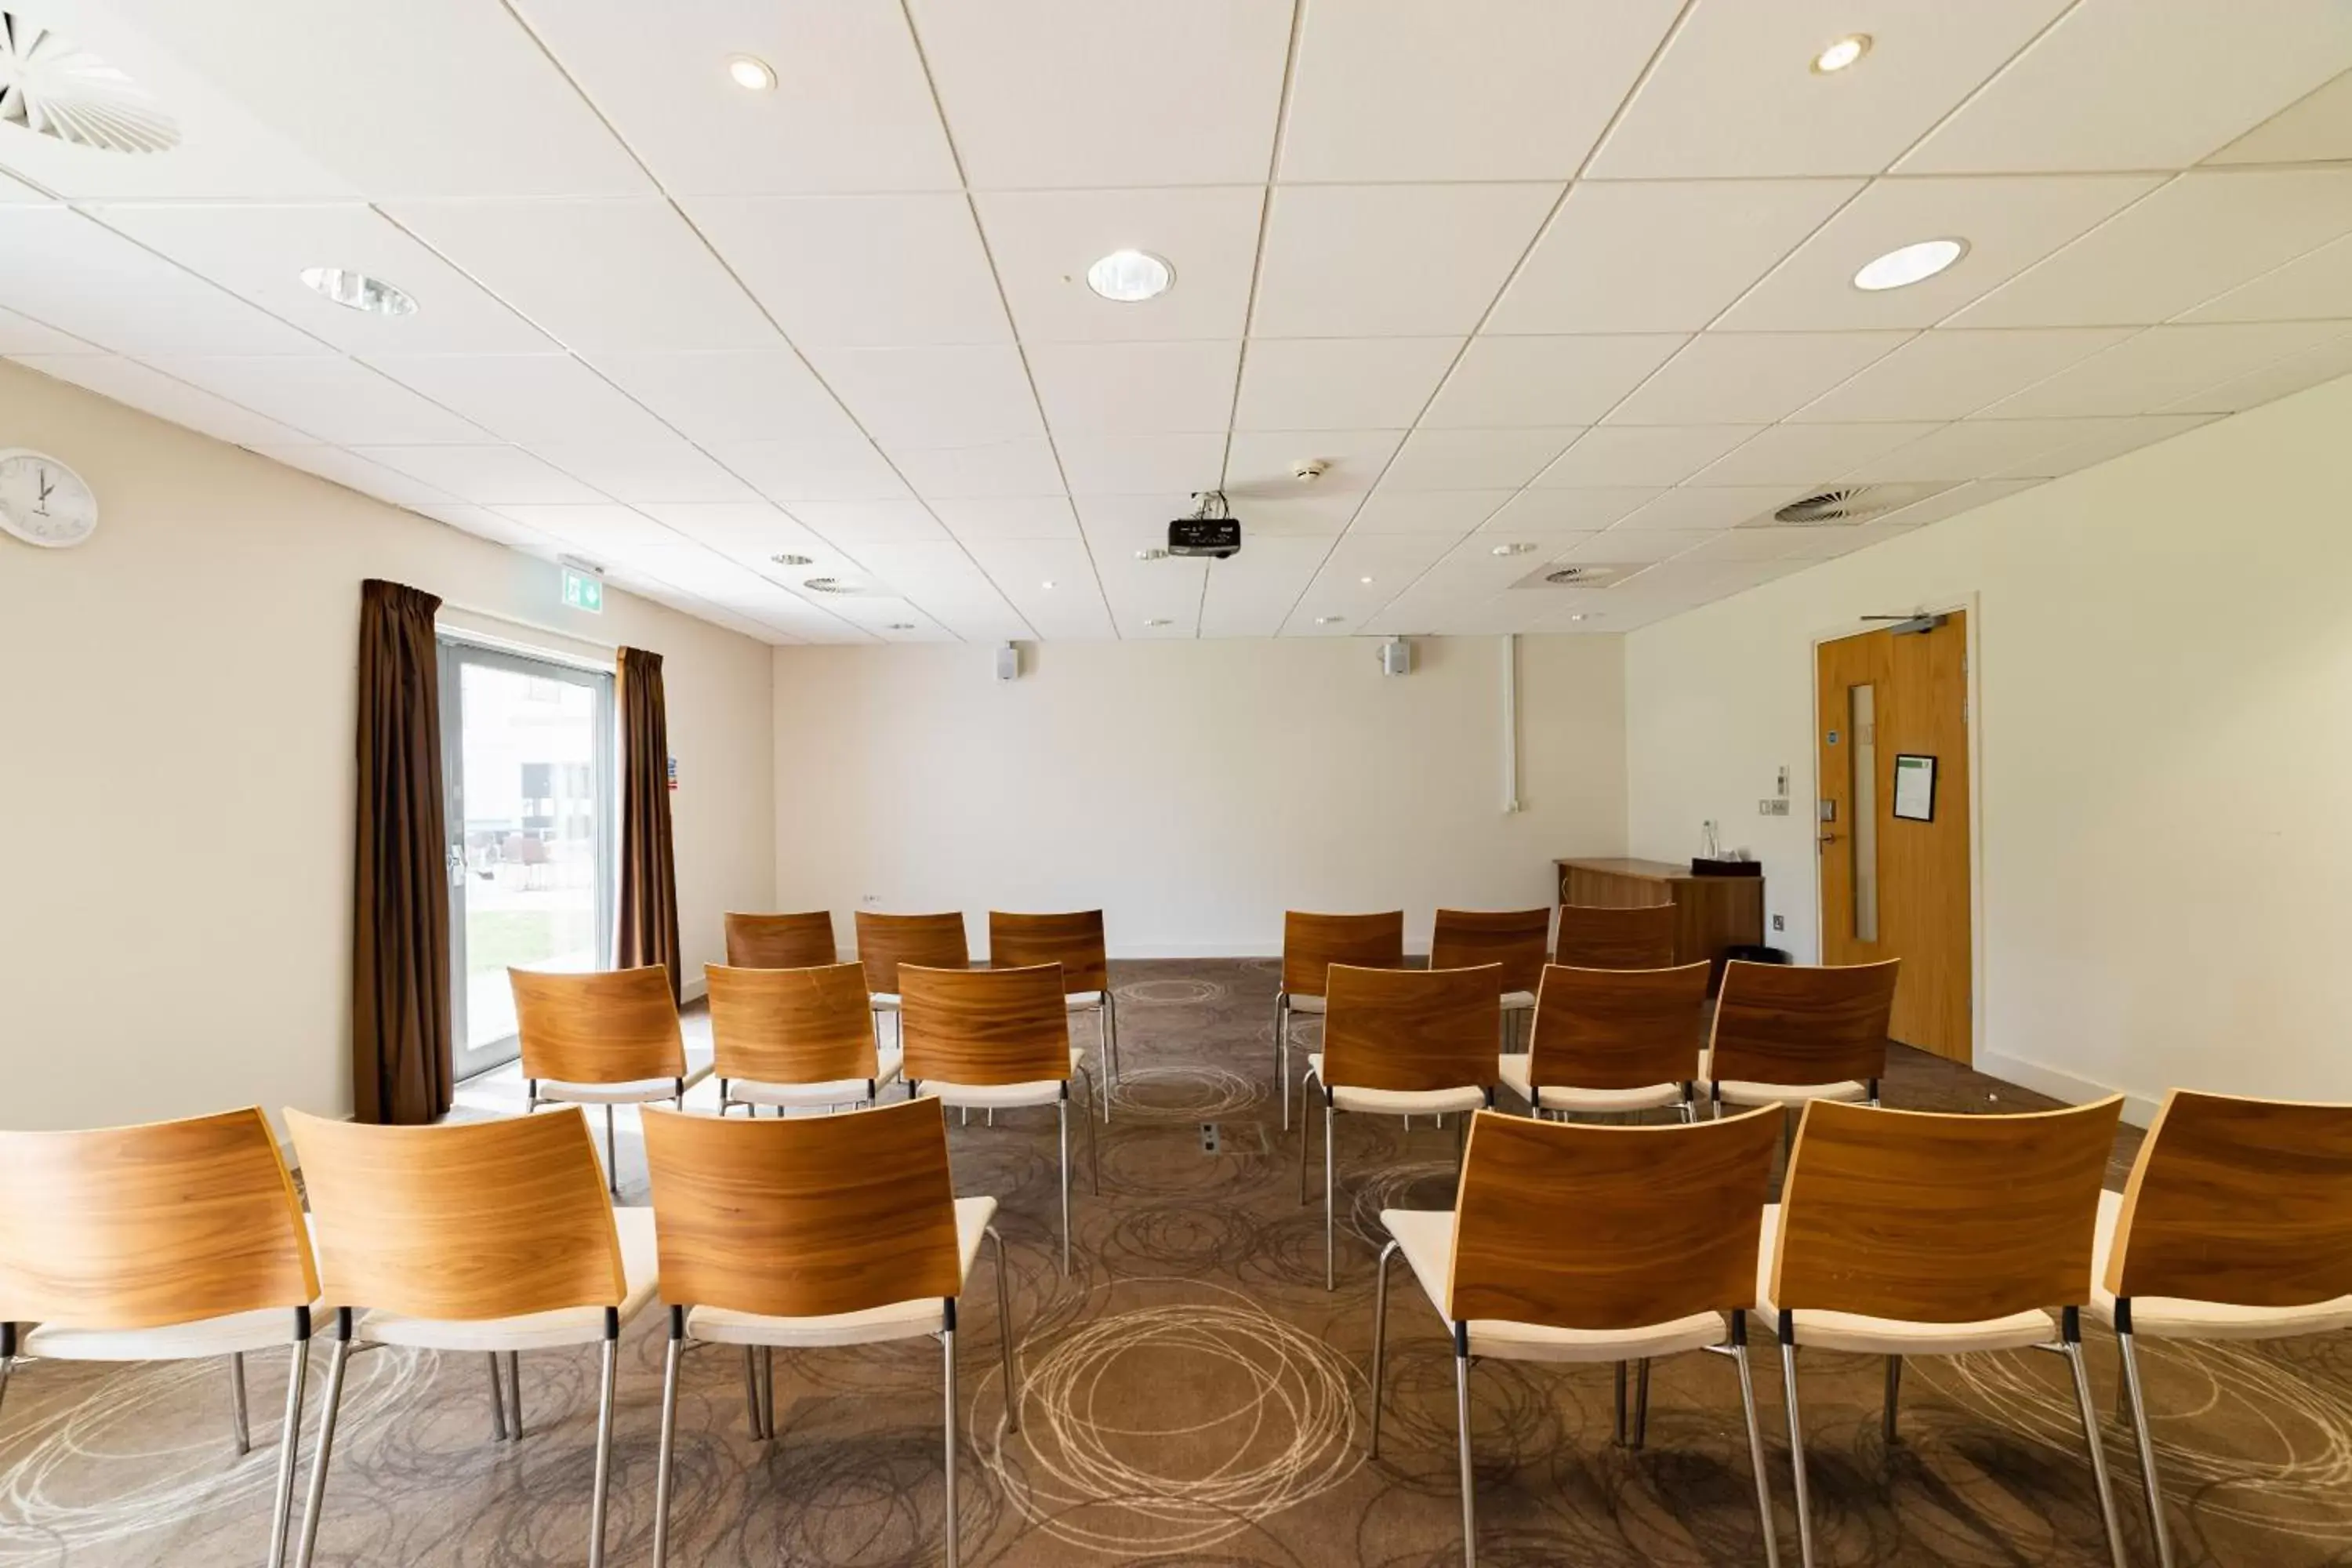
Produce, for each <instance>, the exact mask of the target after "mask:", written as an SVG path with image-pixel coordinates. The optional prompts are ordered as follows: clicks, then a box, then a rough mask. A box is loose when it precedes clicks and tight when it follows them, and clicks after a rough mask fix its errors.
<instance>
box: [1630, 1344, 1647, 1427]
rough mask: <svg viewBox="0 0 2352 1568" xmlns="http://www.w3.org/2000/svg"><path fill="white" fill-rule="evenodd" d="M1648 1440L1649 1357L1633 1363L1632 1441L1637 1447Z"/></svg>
mask: <svg viewBox="0 0 2352 1568" xmlns="http://www.w3.org/2000/svg"><path fill="white" fill-rule="evenodd" d="M1649 1440H1650V1358H1649V1357H1648V1356H1643V1358H1642V1359H1641V1360H1640V1361H1638V1362H1636V1363H1633V1442H1632V1443H1631V1444H1630V1445H1628V1446H1629V1447H1634V1448H1639V1447H1642V1445H1643V1444H1644V1443H1647V1442H1648V1441H1649Z"/></svg>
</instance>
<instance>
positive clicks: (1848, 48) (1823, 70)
mask: <svg viewBox="0 0 2352 1568" xmlns="http://www.w3.org/2000/svg"><path fill="white" fill-rule="evenodd" d="M1868 53H1870V35H1869V34H1868V33H1848V34H1847V35H1846V36H1845V37H1843V38H1840V39H1839V40H1838V41H1837V42H1836V43H1834V44H1832V45H1831V46H1830V47H1828V48H1826V49H1823V50H1822V52H1821V53H1820V54H1817V55H1815V56H1814V57H1813V74H1814V75H1815V76H1830V75H1832V74H1833V73H1835V72H1838V71H1842V70H1843V69H1845V68H1846V67H1848V66H1850V65H1852V64H1853V62H1854V61H1856V60H1858V59H1860V58H1862V57H1863V56H1864V55H1866V54H1868Z"/></svg>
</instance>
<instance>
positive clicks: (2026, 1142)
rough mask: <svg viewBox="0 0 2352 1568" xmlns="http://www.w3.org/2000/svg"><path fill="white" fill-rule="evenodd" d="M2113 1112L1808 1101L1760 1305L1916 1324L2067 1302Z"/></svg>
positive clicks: (2071, 1302)
mask: <svg viewBox="0 0 2352 1568" xmlns="http://www.w3.org/2000/svg"><path fill="white" fill-rule="evenodd" d="M2122 1110H2123V1097H2122V1096H2120V1095H2111V1096H2109V1097H2108V1098H2107V1099H2105V1100H2095V1101H2094V1102H2092V1103H2091V1104H2089V1105H2075V1106H2068V1107H2066V1108H2064V1109H2063V1110H2039V1111H2032V1112H2028V1113H2026V1114H2023V1115H2017V1116H1969V1115H1952V1114H1948V1113H1946V1112H1940V1111H1925V1110H1875V1109H1874V1108H1872V1107H1870V1106H1866V1105H1848V1104H1843V1103H1841V1102H1839V1101H1836V1100H1813V1101H1811V1102H1810V1103H1808V1104H1807V1105H1806V1107H1805V1115H1804V1120H1803V1121H1801V1122H1800V1123H1799V1124H1798V1128H1797V1142H1796V1147H1795V1148H1794V1150H1793V1151H1792V1152H1790V1156H1789V1173H1788V1176H1787V1179H1786V1180H1785V1181H1784V1182H1783V1183H1782V1184H1781V1189H1780V1244H1779V1247H1778V1248H1777V1250H1776V1251H1775V1254H1774V1257H1773V1260H1772V1300H1773V1301H1774V1302H1775V1304H1777V1305H1778V1306H1780V1308H1782V1309H1783V1310H1805V1309H1815V1310H1822V1311H1832V1312H1860V1313H1863V1314H1864V1315H1866V1316H1869V1317H1874V1318H1900V1319H1904V1320H1906V1321H1914V1322H1930V1323H1961V1322H1972V1321H1978V1320H1980V1319H1985V1318H2000V1317H2006V1316H2008V1315H2009V1314H2010V1313H2011V1312H2022V1311H2028V1310H2033V1309H2036V1308H2044V1307H2063V1306H2080V1305H2081V1304H2082V1303H2083V1301H2084V1300H2085V1298H2086V1297H2087V1296H2088V1294H2089V1292H2090V1286H2091V1238H2092V1234H2093V1232H2094V1231H2095V1229H2096V1227H2097V1223H2098V1213H2099V1187H2100V1183H2101V1181H2102V1179H2103V1178H2104V1177H2105V1173H2106V1169H2107V1155H2108V1152H2109V1151H2110V1150H2112V1149H2113V1148H2114V1146H2115V1141H2116V1119H2117V1117H2118V1116H2119V1115H2120V1114H2121V1112H2122Z"/></svg>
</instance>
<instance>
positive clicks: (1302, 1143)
mask: <svg viewBox="0 0 2352 1568" xmlns="http://www.w3.org/2000/svg"><path fill="white" fill-rule="evenodd" d="M1305 1095H1306V1086H1305V1085H1303V1084H1302V1085H1301V1086H1300V1098H1301V1099H1304V1098H1305ZM1313 1131H1314V1126H1313V1124H1312V1123H1311V1122H1309V1121H1307V1112H1306V1109H1305V1108H1304V1107H1303V1106H1302V1107H1301V1108H1300V1110H1299V1113H1298V1206H1299V1207H1300V1208H1305V1207H1306V1206H1307V1151H1308V1150H1309V1149H1311V1148H1313V1147H1314V1144H1315V1140H1314V1138H1313V1137H1312V1136H1311V1134H1312V1133H1313Z"/></svg>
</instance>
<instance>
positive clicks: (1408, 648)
mask: <svg viewBox="0 0 2352 1568" xmlns="http://www.w3.org/2000/svg"><path fill="white" fill-rule="evenodd" d="M1381 674H1382V675H1411V674H1412V644H1411V643H1409V642H1407V641H1405V640H1404V638H1402V637H1391V638H1389V640H1388V641H1386V642H1384V643H1382V644H1381Z"/></svg>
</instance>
